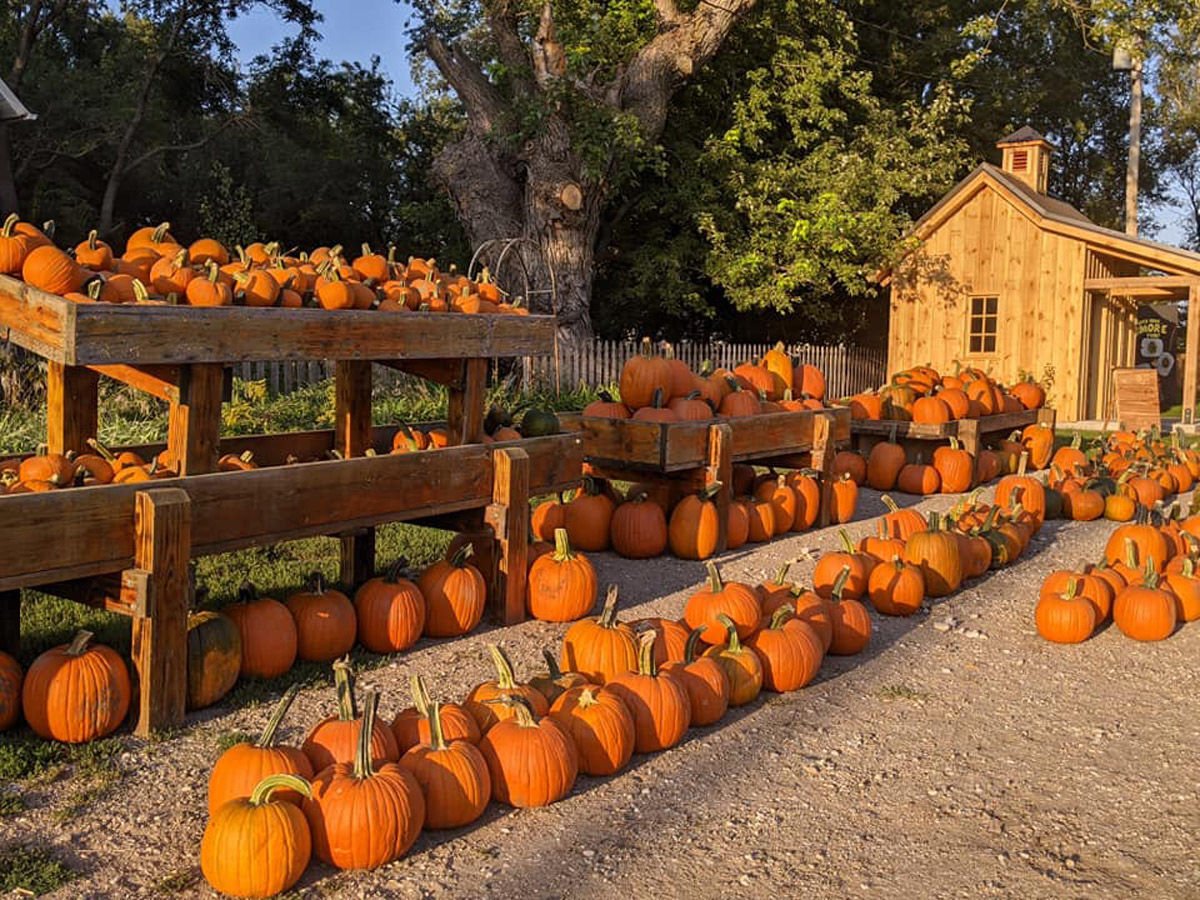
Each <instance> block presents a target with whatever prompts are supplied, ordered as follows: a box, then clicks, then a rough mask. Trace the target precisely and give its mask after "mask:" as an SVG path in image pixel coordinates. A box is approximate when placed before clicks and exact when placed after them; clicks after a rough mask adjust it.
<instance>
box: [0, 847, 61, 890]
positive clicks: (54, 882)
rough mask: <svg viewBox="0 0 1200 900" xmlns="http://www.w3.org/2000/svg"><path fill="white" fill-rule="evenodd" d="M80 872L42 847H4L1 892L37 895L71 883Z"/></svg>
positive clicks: (1, 862)
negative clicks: (24, 892) (21, 892)
mask: <svg viewBox="0 0 1200 900" xmlns="http://www.w3.org/2000/svg"><path fill="white" fill-rule="evenodd" d="M77 876H78V873H77V872H75V871H74V870H73V869H71V868H70V867H69V866H67V865H66V864H65V863H63V862H62V861H61V860H60V859H58V858H57V857H55V856H54V855H53V854H52V853H50V852H49V851H48V850H46V849H44V848H42V847H31V846H27V845H17V846H15V847H9V848H8V849H6V850H0V893H7V892H8V891H28V892H30V893H32V894H33V895H34V896H35V897H40V896H41V895H42V894H49V893H50V892H51V891H55V890H58V888H60V887H62V886H63V885H66V884H69V883H70V882H71V881H73V880H74V879H75V878H76V877H77Z"/></svg>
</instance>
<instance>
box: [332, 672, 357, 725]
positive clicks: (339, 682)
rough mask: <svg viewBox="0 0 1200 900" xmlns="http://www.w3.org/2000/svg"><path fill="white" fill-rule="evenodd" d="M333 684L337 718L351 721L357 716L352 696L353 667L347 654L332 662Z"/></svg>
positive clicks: (355, 704) (355, 703)
mask: <svg viewBox="0 0 1200 900" xmlns="http://www.w3.org/2000/svg"><path fill="white" fill-rule="evenodd" d="M333 685H334V689H335V690H336V691H337V708H338V719H339V720H340V721H342V722H353V721H354V720H355V719H357V718H358V704H357V702H356V701H355V698H354V669H353V668H352V667H351V666H350V657H349V656H344V657H342V658H341V659H339V660H337V661H336V662H335V663H334V664H333Z"/></svg>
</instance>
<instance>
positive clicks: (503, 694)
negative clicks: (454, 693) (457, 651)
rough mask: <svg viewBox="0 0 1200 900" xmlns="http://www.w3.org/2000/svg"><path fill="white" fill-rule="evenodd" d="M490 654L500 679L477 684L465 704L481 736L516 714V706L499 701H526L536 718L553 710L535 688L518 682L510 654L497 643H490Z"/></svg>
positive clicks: (497, 676)
mask: <svg viewBox="0 0 1200 900" xmlns="http://www.w3.org/2000/svg"><path fill="white" fill-rule="evenodd" d="M488 652H489V653H490V654H491V656H492V663H493V664H494V665H495V667H496V680H495V681H484V682H482V683H480V684H477V685H475V687H473V688H471V692H470V693H469V694H467V701H466V703H465V704H464V706H466V708H467V712H469V713H470V714H471V716H472V718H474V719H475V722H476V724H477V725H479V733H480V734H483V735H486V734H487V733H488V730H489V729H491V728H492V727H493V726H495V725H496V724H497V723H498V722H500V721H502V720H504V719H506V718H510V717H511V716H513V715H515V713H516V710H517V707H516V706H513V705H511V704H504V703H500V702H499V701H501V700H504V699H505V698H513V697H516V698H520V699H523V700H524V701H525V702H526V703H528V704H529V707H530V709H532V710H533V712H534V713H535V714H536V715H538V716H544V715H545V714H546V713H547V712H548V711H549V709H550V704H549V703H547V702H546V698H545V697H544V696H542V694H541V692H540V691H538V690H537V689H536V688H534V687H533V686H532V685H529V684H525V683H523V682H519V681H517V679H516V676H515V675H514V674H513V665H512V662H511V660H509V658H508V654H506V653H505V652H504V650H503V649H501V647H500V646H499V645H497V644H488Z"/></svg>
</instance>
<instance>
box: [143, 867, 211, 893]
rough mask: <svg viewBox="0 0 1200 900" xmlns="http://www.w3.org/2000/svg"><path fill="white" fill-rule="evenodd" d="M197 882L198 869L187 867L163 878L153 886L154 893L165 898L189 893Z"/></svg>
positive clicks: (198, 876) (198, 879) (198, 878)
mask: <svg viewBox="0 0 1200 900" xmlns="http://www.w3.org/2000/svg"><path fill="white" fill-rule="evenodd" d="M199 882H200V869H199V868H198V867H197V866H189V867H188V868H186V869H180V870H179V871H178V872H172V873H171V874H170V875H168V876H166V877H165V878H163V879H162V881H160V882H158V884H156V885H155V886H154V893H155V894H157V895H160V896H166V897H169V896H173V895H175V894H182V893H185V892H188V893H190V892H191V890H192V888H194V887H195V886H196V885H197V884H198V883H199Z"/></svg>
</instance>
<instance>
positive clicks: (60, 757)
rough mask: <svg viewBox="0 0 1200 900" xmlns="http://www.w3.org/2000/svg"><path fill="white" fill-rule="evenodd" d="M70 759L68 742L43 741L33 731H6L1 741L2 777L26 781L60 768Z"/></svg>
mask: <svg viewBox="0 0 1200 900" xmlns="http://www.w3.org/2000/svg"><path fill="white" fill-rule="evenodd" d="M66 761H67V752H66V746H65V745H64V744H56V743H54V742H53V741H44V740H42V739H41V738H40V737H38V736H37V735H35V734H34V733H33V732H32V731H29V730H27V729H26V730H22V731H18V732H16V733H11V734H6V735H5V736H4V740H3V741H0V781H8V782H13V781H25V780H26V779H29V778H36V777H40V776H45V775H47V773H50V772H58V771H60V770H61V769H62V766H63V765H64V764H65V763H66Z"/></svg>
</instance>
